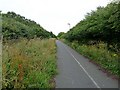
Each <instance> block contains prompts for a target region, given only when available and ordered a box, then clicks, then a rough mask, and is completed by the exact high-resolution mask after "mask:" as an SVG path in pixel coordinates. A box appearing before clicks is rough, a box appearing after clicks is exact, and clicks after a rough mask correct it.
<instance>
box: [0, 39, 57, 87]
mask: <svg viewBox="0 0 120 90" xmlns="http://www.w3.org/2000/svg"><path fill="white" fill-rule="evenodd" d="M2 67H3V68H2V73H3V85H2V86H3V88H54V87H55V82H54V76H55V75H56V74H57V69H56V67H57V66H56V44H55V39H45V40H40V39H31V40H29V41H28V40H27V39H20V40H18V41H9V42H7V43H4V45H3V65H2Z"/></svg>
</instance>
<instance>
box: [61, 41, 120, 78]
mask: <svg viewBox="0 0 120 90" xmlns="http://www.w3.org/2000/svg"><path fill="white" fill-rule="evenodd" d="M62 41H63V42H64V43H66V44H67V45H69V46H70V47H72V48H73V49H75V50H76V51H77V52H79V53H80V54H82V55H83V56H85V57H87V58H89V59H90V61H93V62H94V63H95V64H97V65H98V66H100V67H101V68H102V69H104V70H105V71H107V72H108V73H109V74H112V75H115V76H116V77H117V78H118V77H119V76H120V73H119V63H118V60H119V54H118V53H115V52H111V51H109V50H107V47H106V45H105V44H104V43H99V44H97V45H85V44H82V45H80V44H79V43H78V42H76V41H73V42H69V41H66V40H62Z"/></svg>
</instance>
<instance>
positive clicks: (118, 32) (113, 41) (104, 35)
mask: <svg viewBox="0 0 120 90" xmlns="http://www.w3.org/2000/svg"><path fill="white" fill-rule="evenodd" d="M65 38H66V39H67V40H69V41H74V40H77V41H79V42H82V43H88V42H89V41H96V42H100V41H103V42H105V43H107V44H108V48H110V45H112V46H113V48H114V50H115V51H120V42H119V41H120V2H119V3H115V2H114V3H110V4H108V5H107V6H106V7H98V8H97V10H96V11H92V12H91V13H88V14H87V15H86V16H85V19H84V20H82V21H80V22H79V23H78V24H77V25H76V26H75V27H73V28H72V29H71V30H70V31H68V32H67V34H66V35H65Z"/></svg>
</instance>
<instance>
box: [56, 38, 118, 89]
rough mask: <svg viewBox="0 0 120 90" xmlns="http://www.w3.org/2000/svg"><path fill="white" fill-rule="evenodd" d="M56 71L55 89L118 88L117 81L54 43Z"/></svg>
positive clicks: (63, 46)
mask: <svg viewBox="0 0 120 90" xmlns="http://www.w3.org/2000/svg"><path fill="white" fill-rule="evenodd" d="M56 44H57V57H58V61H57V64H58V71H59V74H58V75H57V76H56V78H55V80H56V88H118V81H117V80H115V79H112V78H111V77H108V76H107V75H106V74H105V73H103V72H102V71H101V70H99V68H98V67H97V66H96V65H94V64H92V63H91V62H89V60H88V59H86V58H84V57H83V56H81V55H80V54H78V53H77V52H76V51H74V50H73V49H71V48H70V47H68V46H67V45H65V44H63V43H62V42H60V41H58V40H57V41H56Z"/></svg>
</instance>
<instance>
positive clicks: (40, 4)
mask: <svg viewBox="0 0 120 90" xmlns="http://www.w3.org/2000/svg"><path fill="white" fill-rule="evenodd" d="M109 2H110V0H0V10H1V11H2V12H3V13H6V12H8V11H13V12H15V13H17V14H20V15H21V16H25V17H26V18H27V19H31V20H34V21H35V22H37V23H39V24H40V25H41V26H42V27H43V28H44V29H46V30H47V31H52V32H53V33H54V34H55V35H57V34H58V33H59V32H67V31H68V30H69V29H70V28H72V27H73V26H75V25H76V24H77V23H78V22H80V20H82V19H84V16H85V15H86V14H87V13H90V12H91V10H96V8H97V7H98V6H106V5H107V4H108V3H109ZM68 23H69V24H70V25H68Z"/></svg>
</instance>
